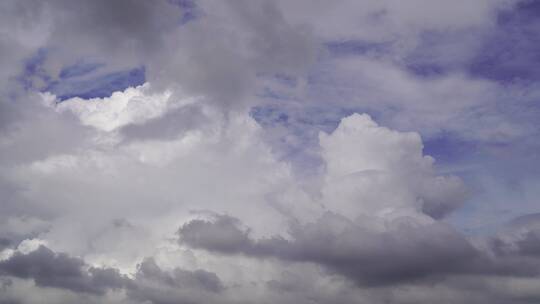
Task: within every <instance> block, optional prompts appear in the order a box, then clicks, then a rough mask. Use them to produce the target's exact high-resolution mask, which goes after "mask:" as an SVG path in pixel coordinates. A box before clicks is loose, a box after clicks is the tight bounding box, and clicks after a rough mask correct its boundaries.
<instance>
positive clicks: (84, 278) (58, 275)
mask: <svg viewBox="0 0 540 304" xmlns="http://www.w3.org/2000/svg"><path fill="white" fill-rule="evenodd" d="M85 267H86V265H85V263H84V261H83V260H81V259H79V258H74V257H70V256H69V255H67V254H64V253H55V252H53V251H52V250H50V249H49V248H47V247H45V246H40V247H39V248H38V249H36V250H34V251H32V252H29V253H27V254H22V253H16V254H15V255H13V256H12V257H10V258H9V259H7V260H4V261H1V262H0V274H1V275H4V276H5V275H7V276H12V277H17V278H22V279H32V280H34V282H35V284H36V285H37V286H42V287H56V288H63V289H68V290H71V291H75V292H84V293H91V294H104V293H105V292H106V291H107V290H108V289H116V288H121V287H123V286H124V285H125V283H126V282H127V279H126V278H125V277H124V276H122V275H120V274H119V273H118V271H117V270H115V269H112V268H95V267H90V268H89V269H88V271H87V270H86V269H85Z"/></svg>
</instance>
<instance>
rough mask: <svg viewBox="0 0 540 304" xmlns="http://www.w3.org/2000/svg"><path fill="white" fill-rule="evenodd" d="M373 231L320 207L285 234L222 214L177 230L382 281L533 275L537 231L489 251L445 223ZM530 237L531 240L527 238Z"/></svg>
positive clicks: (207, 244)
mask: <svg viewBox="0 0 540 304" xmlns="http://www.w3.org/2000/svg"><path fill="white" fill-rule="evenodd" d="M388 225H389V229H388V230H386V231H383V232H374V231H372V230H369V229H366V228H365V227H363V226H362V223H360V222H353V221H350V220H348V219H346V218H345V217H342V216H339V215H336V214H332V213H327V214H325V215H324V216H323V217H322V218H320V219H319V220H317V221H316V222H314V223H309V224H303V225H300V224H292V225H291V226H290V229H289V233H290V236H291V239H290V240H289V239H285V238H283V237H279V236H276V237H271V238H262V239H258V240H257V239H253V238H252V237H251V236H250V232H249V229H246V228H242V227H241V223H240V222H239V221H238V220H237V219H234V218H231V217H229V216H216V218H215V220H214V221H208V220H193V221H191V222H188V223H186V224H184V225H183V226H182V227H181V228H180V229H179V231H178V233H179V236H180V243H182V244H186V245H188V246H191V247H193V248H198V249H204V250H208V251H211V252H216V253H220V254H243V255H246V256H251V257H255V258H277V259H282V260H286V261H295V262H312V263H316V264H319V265H321V266H323V267H325V268H326V269H327V270H329V271H330V272H332V273H337V274H341V275H344V276H345V277H348V278H350V279H352V280H353V281H355V282H356V283H358V284H360V285H368V286H384V285H393V284H398V283H410V282H413V281H422V280H425V279H436V278H438V277H444V276H448V275H460V274H461V275H463V274H468V275H475V274H476V275H495V276H498V275H501V276H523V277H536V276H538V275H540V267H539V266H538V264H537V263H538V261H539V260H538V259H530V258H528V257H527V256H528V255H529V254H530V253H534V252H536V251H535V250H536V249H537V247H536V246H537V243H535V241H536V240H537V239H535V237H536V234H531V233H533V232H528V233H527V236H526V237H525V238H524V239H522V240H519V241H518V243H517V244H518V246H519V247H518V252H515V253H514V254H512V255H510V256H497V257H492V256H491V253H492V252H491V251H492V250H486V251H482V250H480V249H478V248H477V247H475V246H474V245H473V244H472V243H471V242H470V241H469V240H467V239H466V238H465V237H464V236H462V235H461V234H460V233H459V232H457V231H455V230H454V229H453V228H451V227H450V226H448V225H446V224H444V223H440V222H434V223H431V224H427V225H426V224H417V223H414V222H412V221H410V220H408V219H406V218H403V219H399V220H396V221H394V222H393V223H388ZM533 244H534V245H533Z"/></svg>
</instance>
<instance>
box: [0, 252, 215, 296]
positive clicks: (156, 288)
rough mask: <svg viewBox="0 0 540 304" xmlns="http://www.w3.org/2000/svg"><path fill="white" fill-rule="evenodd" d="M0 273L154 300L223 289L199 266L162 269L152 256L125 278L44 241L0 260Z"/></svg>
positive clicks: (45, 284)
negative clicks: (56, 249)
mask: <svg viewBox="0 0 540 304" xmlns="http://www.w3.org/2000/svg"><path fill="white" fill-rule="evenodd" d="M0 277H3V279H7V278H9V277H14V278H20V279H30V280H33V282H34V283H35V285H36V286H39V287H53V288H58V289H64V290H69V291H72V292H75V293H83V294H90V295H97V296H103V295H105V294H106V293H107V292H108V291H111V290H124V291H126V292H127V295H128V296H129V297H130V298H131V299H132V300H134V301H137V302H139V301H140V302H141V303H146V302H148V301H150V302H151V303H155V304H166V303H179V302H181V303H209V302H208V301H210V300H211V298H212V297H214V296H216V295H218V294H220V293H221V292H223V291H224V290H225V286H224V284H223V283H222V282H221V280H220V279H219V278H218V276H217V275H216V274H215V273H213V272H209V271H205V270H202V269H198V270H194V271H188V270H184V269H181V268H175V269H172V270H168V271H165V270H162V269H161V268H160V267H159V266H158V265H157V264H156V262H155V261H154V259H153V258H147V259H145V260H143V261H142V262H141V263H140V264H139V265H138V267H137V272H136V273H135V276H134V277H133V278H128V277H127V276H125V275H122V274H120V272H119V270H118V269H115V268H109V267H103V268H98V267H91V266H88V265H87V264H86V263H85V261H84V260H83V259H80V258H76V257H71V256H69V255H67V254H65V253H55V252H54V251H52V250H51V249H49V248H47V247H45V246H43V245H42V246H40V247H39V248H38V249H36V250H34V251H31V252H29V253H26V254H23V253H15V254H14V255H13V256H11V257H10V258H8V259H6V260H3V261H1V262H0ZM6 282H8V281H6ZM6 284H7V283H6ZM7 287H9V286H6V287H4V288H7ZM0 301H1V298H0ZM212 301H214V300H212ZM1 303H3V302H1Z"/></svg>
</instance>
